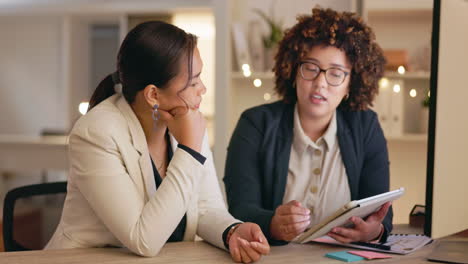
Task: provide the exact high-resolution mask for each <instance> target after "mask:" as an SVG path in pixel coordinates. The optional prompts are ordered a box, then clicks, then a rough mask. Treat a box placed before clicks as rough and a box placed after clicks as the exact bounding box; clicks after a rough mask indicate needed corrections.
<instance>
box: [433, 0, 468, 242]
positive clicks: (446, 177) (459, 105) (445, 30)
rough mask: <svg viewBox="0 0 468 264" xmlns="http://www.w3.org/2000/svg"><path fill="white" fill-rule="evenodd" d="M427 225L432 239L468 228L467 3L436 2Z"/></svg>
mask: <svg viewBox="0 0 468 264" xmlns="http://www.w3.org/2000/svg"><path fill="white" fill-rule="evenodd" d="M428 132H429V135H428V155H427V161H428V162H427V183H426V184H427V185H426V221H425V227H424V233H425V234H426V235H428V236H431V237H432V238H439V237H443V236H447V235H451V234H454V233H457V232H460V231H463V230H466V229H468V0H450V1H441V0H435V1H434V15H433V31H432V58H431V80H430V113H429V131H428Z"/></svg>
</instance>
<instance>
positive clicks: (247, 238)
mask: <svg viewBox="0 0 468 264" xmlns="http://www.w3.org/2000/svg"><path fill="white" fill-rule="evenodd" d="M229 251H230V252H231V257H232V259H233V260H234V261H235V262H243V263H251V262H255V261H257V260H259V259H260V258H261V257H262V255H267V254H268V253H270V245H269V244H268V241H267V239H266V238H265V236H264V235H263V232H262V230H261V229H260V227H259V226H258V225H257V224H254V223H242V224H240V225H239V227H237V228H236V230H235V231H234V233H232V235H231V237H230V238H229Z"/></svg>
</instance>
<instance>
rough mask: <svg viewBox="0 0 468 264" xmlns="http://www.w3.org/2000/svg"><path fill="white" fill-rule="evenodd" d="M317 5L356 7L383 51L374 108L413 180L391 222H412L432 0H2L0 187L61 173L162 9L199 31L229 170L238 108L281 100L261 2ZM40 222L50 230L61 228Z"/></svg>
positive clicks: (284, 20) (422, 162) (216, 131)
mask: <svg viewBox="0 0 468 264" xmlns="http://www.w3.org/2000/svg"><path fill="white" fill-rule="evenodd" d="M317 4H318V5H320V6H322V7H331V8H334V9H337V10H341V11H353V12H358V13H359V14H361V15H362V16H363V17H364V18H365V19H366V20H367V21H368V23H369V24H370V25H371V26H372V27H373V28H374V30H375V32H376V36H377V41H378V42H379V43H380V45H381V46H382V48H383V49H384V50H385V53H386V56H387V60H388V61H389V65H388V69H387V72H386V76H385V78H384V79H382V81H381V83H380V95H379V97H378V99H377V101H376V104H375V110H376V111H377V112H378V113H379V118H380V121H381V123H382V127H383V128H384V131H385V135H386V137H387V141H388V147H389V152H390V164H391V189H396V188H399V187H405V188H406V189H407V193H406V195H405V196H404V197H403V198H401V199H400V200H398V201H396V202H395V203H394V212H395V217H394V222H395V223H408V221H409V217H408V215H409V213H410V211H411V209H412V207H413V206H414V205H415V204H424V199H425V180H426V155H427V153H426V152H427V122H428V121H427V120H428V116H427V104H425V103H424V101H425V99H426V98H427V96H428V90H429V71H430V69H429V65H430V37H431V29H432V5H433V3H432V0H410V1H404V0H398V1H395V0H394V1H389V0H315V1H311V0H292V1H282V0H276V1H275V0H255V1H248V0H171V1H166V0H134V1H124V0H94V1H87V0H21V1H18V0H16V1H15V0H11V1H10V0H0V39H1V41H0V198H2V201H3V197H4V195H5V193H6V192H7V191H8V190H10V189H11V188H14V187H16V186H21V185H25V184H32V183H39V182H50V181H58V180H66V177H67V169H66V168H67V165H68V164H67V158H66V146H67V143H66V137H65V135H66V134H67V133H68V131H69V130H70V129H71V128H72V127H73V124H74V122H75V121H76V120H77V119H78V118H80V116H81V115H82V114H84V113H85V112H84V111H83V109H86V102H88V101H89V98H90V96H91V94H92V92H93V91H94V89H95V87H96V86H97V84H98V83H99V82H100V80H102V79H103V78H104V77H105V76H106V75H107V74H109V73H111V72H113V71H115V69H116V66H115V62H116V54H117V51H118V48H119V45H120V43H121V41H122V40H123V38H124V36H125V34H126V33H127V32H128V31H129V30H130V29H131V28H133V27H134V26H135V25H136V24H138V23H140V22H143V21H147V20H155V19H156V20H164V21H167V22H170V23H173V24H175V25H177V26H179V27H181V28H183V29H185V30H186V31H189V32H191V33H194V34H196V35H197V36H199V41H198V48H199V49H200V53H201V56H202V59H203V60H204V71H203V74H202V78H203V80H204V82H205V85H206V87H207V94H206V95H205V97H204V100H203V104H202V106H201V107H202V112H203V113H204V114H205V116H206V118H207V120H208V129H209V134H210V139H211V142H210V144H211V146H212V149H213V152H214V159H215V163H216V168H217V172H218V177H219V178H220V179H222V176H223V171H224V160H225V157H226V147H227V144H228V141H229V138H230V135H231V133H232V130H233V128H234V126H235V124H236V122H237V120H238V118H239V116H240V114H241V113H242V111H244V110H245V109H247V108H249V107H252V106H255V105H259V104H263V103H269V102H273V101H275V100H277V97H276V95H275V94H274V92H273V81H274V76H273V74H272V72H271V67H272V65H271V63H272V62H271V61H272V56H273V54H274V52H275V47H276V46H275V41H274V40H273V41H270V42H268V43H267V42H264V41H263V40H262V38H263V37H266V38H269V37H270V34H271V28H270V27H269V26H268V24H267V23H266V21H265V20H264V19H263V18H262V17H261V15H260V13H262V12H263V13H264V14H265V15H266V16H268V17H270V18H271V19H272V20H273V21H274V22H275V23H276V24H277V25H278V26H279V27H280V28H281V29H282V30H284V29H286V28H288V27H290V26H291V25H293V24H294V23H295V18H296V16H297V15H299V14H302V13H310V12H311V9H312V8H313V7H314V6H315V5H317ZM426 102H427V100H426ZM80 110H81V112H80ZM220 182H221V181H220ZM26 211H27V210H26ZM59 214H60V212H59V211H58V213H55V215H59ZM47 215H50V214H49V213H48V214H47ZM18 217H21V215H19V216H18ZM29 217H30V219H36V218H42V217H44V216H38V215H37V214H36V215H35V216H34V214H30V216H29ZM34 217H35V218H34ZM26 218H27V217H26ZM36 220H37V219H36ZM36 220H30V221H36ZM26 222H27V221H26ZM42 223H43V226H44V227H43V229H44V231H43V232H44V233H45V234H44V235H43V237H44V238H43V240H47V239H48V235H47V234H48V233H50V232H51V230H53V228H54V227H50V226H47V224H48V223H49V221H47V220H43V221H42Z"/></svg>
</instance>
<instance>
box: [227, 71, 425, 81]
mask: <svg viewBox="0 0 468 264" xmlns="http://www.w3.org/2000/svg"><path fill="white" fill-rule="evenodd" d="M430 76H431V74H430V73H429V72H406V73H404V74H399V73H398V72H388V71H387V72H385V75H384V77H387V78H392V79H397V78H398V79H421V80H429V78H430ZM274 77H275V75H274V73H273V72H252V75H250V76H249V77H245V76H244V74H243V73H242V72H232V73H231V78H232V79H249V80H250V79H265V80H269V79H274Z"/></svg>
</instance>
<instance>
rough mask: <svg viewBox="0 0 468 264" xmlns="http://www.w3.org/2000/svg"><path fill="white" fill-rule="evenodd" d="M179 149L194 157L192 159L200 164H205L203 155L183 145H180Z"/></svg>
mask: <svg viewBox="0 0 468 264" xmlns="http://www.w3.org/2000/svg"><path fill="white" fill-rule="evenodd" d="M177 147H178V148H180V149H183V150H185V151H186V152H187V153H188V154H190V155H192V157H193V158H194V159H196V160H198V162H200V163H201V164H202V165H203V164H205V161H206V158H205V156H203V155H202V154H200V153H198V152H197V151H195V150H193V149H191V148H189V147H187V146H185V145H182V144H178V145H177Z"/></svg>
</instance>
